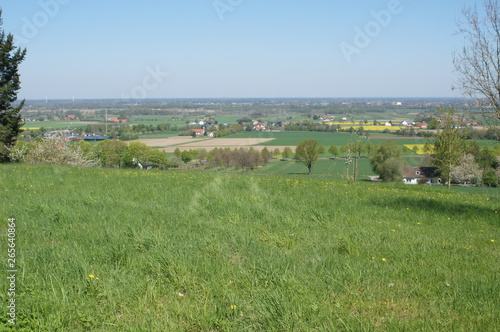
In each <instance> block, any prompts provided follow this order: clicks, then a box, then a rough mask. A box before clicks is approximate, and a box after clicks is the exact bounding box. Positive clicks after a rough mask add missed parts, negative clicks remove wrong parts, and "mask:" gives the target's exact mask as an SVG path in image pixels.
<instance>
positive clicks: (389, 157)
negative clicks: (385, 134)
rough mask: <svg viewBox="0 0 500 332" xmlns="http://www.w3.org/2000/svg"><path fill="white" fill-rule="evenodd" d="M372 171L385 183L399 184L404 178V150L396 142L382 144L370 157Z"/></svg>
mask: <svg viewBox="0 0 500 332" xmlns="http://www.w3.org/2000/svg"><path fill="white" fill-rule="evenodd" d="M370 163H371V166H372V170H373V171H374V172H375V173H376V174H378V176H379V177H380V179H381V180H382V181H384V182H397V181H400V180H402V177H403V168H404V160H403V150H402V149H401V148H400V147H399V146H398V145H397V144H396V143H395V142H394V141H386V142H385V143H383V144H381V145H380V146H379V147H378V148H377V149H376V150H375V152H374V153H373V155H372V156H371V157H370Z"/></svg>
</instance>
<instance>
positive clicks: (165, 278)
mask: <svg viewBox="0 0 500 332" xmlns="http://www.w3.org/2000/svg"><path fill="white" fill-rule="evenodd" d="M499 210H500V198H499V197H498V196H494V195H479V194H471V193H462V192H453V191H448V190H445V189H441V188H433V187H426V186H406V187H405V186H403V185H391V184H389V185H384V184H371V183H358V184H356V185H351V184H348V183H346V182H342V181H331V180H327V179H325V178H315V177H307V178H306V177H304V176H293V175H289V176H273V177H271V176H258V175H255V176H246V175H219V174H216V173H207V174H204V173H200V172H177V171H175V172H156V171H153V172H151V171H144V172H141V171H135V170H113V169H95V168H94V169H77V168H62V167H50V166H47V167H27V166H22V165H17V166H14V165H0V220H1V227H0V243H1V245H0V253H1V255H3V257H4V258H5V259H4V261H6V258H7V219H8V218H11V217H15V218H16V219H17V247H18V249H19V252H18V256H17V258H18V262H17V263H18V270H19V272H18V276H17V277H18V280H17V288H18V295H17V300H16V301H17V310H18V311H17V313H18V320H17V323H18V324H17V328H18V329H19V330H23V329H24V330H25V331H336V330H338V331H495V330H497V329H498V326H500V309H499V308H500V296H499V294H500V283H499V267H500V263H499V262H500V248H499V246H498V244H499V242H500V231H499V226H500V215H499V213H498V212H499ZM5 270H6V269H5ZM90 276H93V277H90ZM2 280H3V281H2V283H1V285H2V289H1V293H0V298H1V302H2V303H3V304H4V305H2V310H1V311H0V312H1V313H2V315H1V317H2V318H1V319H0V324H3V326H4V328H5V329H7V330H8V328H9V325H8V324H7V322H6V320H7V316H6V315H5V314H4V312H6V310H7V309H6V303H7V302H6V301H7V294H6V287H7V285H6V279H5V278H3V279H2Z"/></svg>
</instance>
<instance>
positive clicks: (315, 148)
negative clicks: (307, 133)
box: [295, 139, 320, 174]
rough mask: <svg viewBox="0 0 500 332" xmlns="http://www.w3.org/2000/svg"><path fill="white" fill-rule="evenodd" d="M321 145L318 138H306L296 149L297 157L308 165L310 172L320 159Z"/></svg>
mask: <svg viewBox="0 0 500 332" xmlns="http://www.w3.org/2000/svg"><path fill="white" fill-rule="evenodd" d="M319 151H320V145H319V143H318V140H315V139H306V140H305V141H302V142H300V143H299V144H298V145H297V148H296V149H295V157H296V158H297V159H298V160H299V161H300V162H302V163H303V164H304V165H306V167H307V169H308V171H309V174H311V173H312V166H313V164H314V163H315V162H316V161H317V160H318V157H319Z"/></svg>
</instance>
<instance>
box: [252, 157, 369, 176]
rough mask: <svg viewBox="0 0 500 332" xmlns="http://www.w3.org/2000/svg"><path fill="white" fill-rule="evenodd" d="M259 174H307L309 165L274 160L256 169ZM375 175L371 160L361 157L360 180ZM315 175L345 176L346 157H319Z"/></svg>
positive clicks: (350, 172)
mask: <svg viewBox="0 0 500 332" xmlns="http://www.w3.org/2000/svg"><path fill="white" fill-rule="evenodd" d="M353 166H354V165H353V163H351V165H350V167H349V175H350V176H352V172H353ZM256 173H259V174H267V175H273V174H282V175H287V174H296V175H307V174H308V170H307V167H306V166H305V165H304V164H303V163H300V162H296V161H274V162H272V163H270V164H268V165H266V166H264V167H263V168H262V169H259V170H257V171H256ZM371 175H375V174H374V173H373V171H372V170H371V166H370V162H369V160H368V159H364V158H363V159H359V172H358V176H359V179H360V180H368V179H369V178H368V176H371ZM312 176H313V177H318V176H319V177H325V176H326V177H332V178H335V179H341V178H345V176H346V163H345V159H333V160H332V159H319V160H318V161H317V162H316V163H314V165H313V172H312Z"/></svg>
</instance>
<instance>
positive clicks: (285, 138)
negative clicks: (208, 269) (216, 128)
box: [230, 131, 357, 147]
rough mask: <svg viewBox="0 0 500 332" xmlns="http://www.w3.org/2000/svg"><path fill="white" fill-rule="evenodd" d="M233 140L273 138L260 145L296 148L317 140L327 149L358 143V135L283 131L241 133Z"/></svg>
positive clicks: (234, 136) (232, 136) (235, 135)
mask: <svg viewBox="0 0 500 332" xmlns="http://www.w3.org/2000/svg"><path fill="white" fill-rule="evenodd" d="M230 137H231V138H273V140H272V141H268V142H265V143H261V144H259V145H268V146H273V145H279V146H281V145H290V146H296V145H297V144H299V143H300V142H302V141H303V140H305V139H316V140H318V142H319V144H321V145H324V146H326V147H328V146H330V145H332V144H334V145H337V146H342V145H346V144H348V143H351V142H354V141H356V137H357V136H356V135H353V134H349V133H324V132H310V131H283V132H274V131H273V132H241V133H237V134H234V135H231V136H230Z"/></svg>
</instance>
